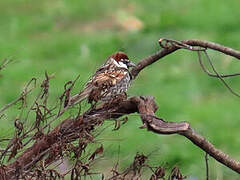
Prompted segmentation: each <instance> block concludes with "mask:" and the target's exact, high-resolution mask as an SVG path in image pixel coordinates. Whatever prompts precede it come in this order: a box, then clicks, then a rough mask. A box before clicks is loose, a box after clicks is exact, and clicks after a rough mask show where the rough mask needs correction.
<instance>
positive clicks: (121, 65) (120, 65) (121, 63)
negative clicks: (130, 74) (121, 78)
mask: <svg viewBox="0 0 240 180" xmlns="http://www.w3.org/2000/svg"><path fill="white" fill-rule="evenodd" d="M118 64H119V67H121V68H126V69H127V65H126V64H124V63H123V62H119V63H118Z"/></svg>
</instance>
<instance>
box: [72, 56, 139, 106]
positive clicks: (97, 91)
mask: <svg viewBox="0 0 240 180" xmlns="http://www.w3.org/2000/svg"><path fill="white" fill-rule="evenodd" d="M134 66H135V64H134V63H132V62H131V61H130V60H129V58H128V56H127V55H126V54H125V53H123V52H116V53H115V54H113V55H111V56H110V57H109V58H108V59H107V60H106V62H105V63H104V64H103V65H102V66H101V67H99V68H98V69H97V71H96V73H95V74H94V75H93V76H92V78H91V79H90V80H89V81H88V82H87V84H86V85H85V87H84V89H83V90H82V91H81V92H80V93H79V94H77V95H75V96H73V97H72V98H71V100H70V105H73V104H76V103H79V102H81V101H83V100H84V99H87V100H88V102H89V103H92V102H98V101H108V100H110V99H112V98H114V97H116V96H117V95H120V94H125V93H126V91H127V89H128V87H129V85H130V82H131V80H132V76H131V74H130V71H129V68H130V67H134Z"/></svg>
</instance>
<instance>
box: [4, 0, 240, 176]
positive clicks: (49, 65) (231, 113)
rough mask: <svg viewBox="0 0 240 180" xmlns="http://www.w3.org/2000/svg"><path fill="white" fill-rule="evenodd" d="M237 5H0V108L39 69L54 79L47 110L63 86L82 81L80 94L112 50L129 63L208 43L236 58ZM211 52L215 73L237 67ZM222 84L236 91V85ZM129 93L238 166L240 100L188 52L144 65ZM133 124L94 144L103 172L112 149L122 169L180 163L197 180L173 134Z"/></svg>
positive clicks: (195, 151)
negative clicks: (165, 46)
mask: <svg viewBox="0 0 240 180" xmlns="http://www.w3.org/2000/svg"><path fill="white" fill-rule="evenodd" d="M239 6H240V1H239V0H229V1H224V0H212V1H209V0H194V1H193V0H185V1H174V0H168V1H163V0H159V1H156V0H155V1H154V0H148V1H144V0H129V1H127V0H119V1H110V0H102V1H97V0H95V1H93V0H89V1H81V0H41V1H33V0H1V1H0V9H1V11H0V60H3V59H4V58H11V59H13V60H14V62H13V63H11V64H10V65H9V66H8V67H7V68H6V69H4V70H3V71H1V72H0V75H1V76H0V107H2V106H3V105H4V104H6V103H8V102H10V101H12V100H14V99H15V98H16V97H17V96H18V95H19V94H20V92H21V89H22V88H23V87H24V85H25V84H26V83H27V82H28V81H29V80H30V79H31V78H32V77H36V78H38V79H39V82H40V80H41V79H43V77H44V72H45V70H47V71H48V72H49V73H50V74H55V78H54V79H53V80H52V81H51V84H50V85H51V90H50V95H51V97H52V102H54V100H55V99H57V97H58V96H59V95H60V94H61V92H62V91H63V85H64V84H65V83H66V82H67V81H69V80H73V79H74V78H76V76H77V75H78V74H80V82H79V84H78V85H77V87H78V88H81V87H82V85H83V84H84V83H85V82H86V81H87V79H88V77H89V76H90V75H91V74H92V73H93V72H94V70H95V69H96V68H97V67H98V66H99V65H100V64H101V63H103V61H104V60H105V58H106V57H108V56H109V55H111V54H112V53H114V52H115V51H118V50H123V51H125V52H126V53H127V54H128V55H129V57H130V58H131V59H132V60H133V61H135V62H137V61H138V60H139V59H140V58H143V57H145V56H148V55H150V54H151V53H154V52H156V51H157V50H158V49H159V46H158V43H157V42H158V39H159V38H161V37H167V38H171V39H177V40H184V39H201V40H208V41H213V42H218V43H220V44H224V45H226V46H230V47H233V48H235V49H239V50H240V36H239V33H240V23H239V20H238V19H239V17H240V11H239ZM209 54H210V56H211V58H212V59H213V61H214V63H215V65H216V68H217V69H218V70H219V71H220V72H227V73H231V72H239V71H240V63H239V62H236V61H233V59H232V58H230V57H227V56H224V55H222V54H219V53H216V52H211V51H210V52H209ZM227 82H229V83H230V85H231V86H232V87H233V88H234V89H235V90H236V91H237V92H240V90H239V89H240V85H239V82H240V78H232V79H228V80H227ZM74 91H75V92H77V91H78V89H75V90H74ZM128 94H129V95H152V96H155V98H156V101H157V103H158V105H159V110H158V112H157V114H158V115H159V116H161V117H163V118H164V119H166V120H168V121H189V122H190V123H191V126H192V127H193V128H194V129H196V130H197V132H199V133H200V134H202V135H204V136H205V137H207V138H208V139H209V140H210V141H211V142H212V143H213V144H214V145H216V147H218V148H220V149H222V150H223V151H225V152H227V153H228V154H230V155H231V156H232V157H234V158H235V159H238V160H240V158H239V155H240V153H239V148H240V138H239V135H240V133H239V124H240V117H239V107H240V99H239V98H237V97H234V96H233V95H232V94H230V93H229V91H228V90H227V89H226V88H225V87H224V86H223V84H222V83H221V82H220V81H218V80H217V79H213V78H210V77H208V76H207V75H206V74H204V73H203V72H202V70H201V69H200V66H199V64H198V61H197V54H196V53H193V52H188V51H184V50H182V51H177V52H175V53H174V54H171V55H169V56H167V57H165V58H164V59H163V60H162V61H159V62H158V63H156V64H154V65H152V66H150V67H148V68H147V69H145V70H144V71H143V72H142V73H141V74H140V75H139V77H138V78H137V79H136V80H135V81H134V83H133V85H132V87H131V89H130V90H129V93H128ZM15 116H16V112H15V111H14V109H12V110H11V111H8V117H9V118H8V119H4V118H3V119H1V126H0V138H1V137H5V136H8V135H9V133H11V132H12V131H11V129H13V120H14V117H15ZM108 124H109V123H108ZM140 125H141V121H140V119H139V117H138V116H137V115H132V116H129V122H128V123H127V124H126V125H124V126H123V127H122V128H121V129H120V130H119V131H111V128H109V129H108V130H107V131H104V133H103V134H102V135H101V136H99V137H98V139H99V141H104V142H105V149H106V152H105V157H106V159H109V160H108V161H106V162H104V163H105V166H106V167H105V168H108V165H109V167H110V166H111V163H114V162H116V158H117V157H116V154H117V153H118V147H119V145H120V148H121V150H120V156H121V158H120V159H121V161H120V163H121V165H122V166H126V165H128V164H129V163H130V162H131V161H132V158H133V156H134V154H136V152H140V153H141V152H143V153H146V154H149V153H151V152H154V153H153V154H152V155H151V156H150V157H149V158H150V162H152V163H154V164H163V163H168V164H169V166H173V165H178V166H179V167H180V168H181V170H182V171H183V173H184V174H185V175H188V177H189V179H191V180H201V179H204V178H205V162H204V153H203V152H202V151H201V150H199V148H197V147H195V146H194V145H193V144H192V143H190V142H189V141H188V140H186V139H185V138H183V137H180V136H178V135H171V136H164V135H161V136H160V135H156V134H153V133H151V132H147V131H146V130H141V129H139V128H138V127H139V126H140ZM1 146H2V145H1V144H0V147H1ZM210 168H211V169H210V177H211V178H210V179H218V180H233V179H240V178H239V175H238V174H236V173H234V172H233V171H231V170H229V169H228V168H226V167H224V166H222V165H221V164H219V163H217V162H216V161H214V160H212V159H211V160H210Z"/></svg>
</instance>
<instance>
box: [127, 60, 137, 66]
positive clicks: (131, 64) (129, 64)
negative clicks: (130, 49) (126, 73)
mask: <svg viewBox="0 0 240 180" xmlns="http://www.w3.org/2000/svg"><path fill="white" fill-rule="evenodd" d="M127 65H128V67H136V65H135V64H134V63H133V62H131V61H130V62H129V63H128V64H127Z"/></svg>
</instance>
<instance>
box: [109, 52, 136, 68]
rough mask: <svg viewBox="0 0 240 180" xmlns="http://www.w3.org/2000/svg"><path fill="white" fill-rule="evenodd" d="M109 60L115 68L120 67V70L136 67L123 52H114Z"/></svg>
mask: <svg viewBox="0 0 240 180" xmlns="http://www.w3.org/2000/svg"><path fill="white" fill-rule="evenodd" d="M111 59H113V61H114V62H113V63H114V64H115V65H116V66H117V67H121V68H126V69H129V68H130V67H135V66H136V65H135V64H134V63H133V62H131V61H130V60H129V58H128V56H127V55H126V54H125V53H123V52H116V53H114V54H113V55H112V56H111Z"/></svg>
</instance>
